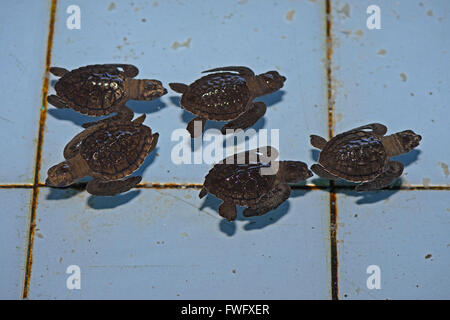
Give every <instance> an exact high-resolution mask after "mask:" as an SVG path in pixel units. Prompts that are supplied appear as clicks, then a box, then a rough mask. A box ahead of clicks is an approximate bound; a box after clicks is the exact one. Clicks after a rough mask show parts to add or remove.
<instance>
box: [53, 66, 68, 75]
mask: <svg viewBox="0 0 450 320" xmlns="http://www.w3.org/2000/svg"><path fill="white" fill-rule="evenodd" d="M49 71H50V73H51V74H53V75H55V76H57V77H62V76H63V75H65V74H66V73H69V70H67V69H64V68H60V67H51V68H50V70H49Z"/></svg>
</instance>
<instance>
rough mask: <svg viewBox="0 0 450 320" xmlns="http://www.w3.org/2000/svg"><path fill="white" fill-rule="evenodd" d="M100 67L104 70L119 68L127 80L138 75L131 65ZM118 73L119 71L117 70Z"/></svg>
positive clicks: (137, 70) (134, 67)
mask: <svg viewBox="0 0 450 320" xmlns="http://www.w3.org/2000/svg"><path fill="white" fill-rule="evenodd" d="M102 67H105V68H116V69H117V68H121V69H122V70H123V73H124V74H125V75H126V76H127V77H129V78H134V77H136V76H137V75H138V73H139V69H138V68H137V67H136V66H134V65H132V64H120V63H119V64H114V63H112V64H103V65H102ZM119 71H120V70H119Z"/></svg>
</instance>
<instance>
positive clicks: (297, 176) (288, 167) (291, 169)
mask: <svg viewBox="0 0 450 320" xmlns="http://www.w3.org/2000/svg"><path fill="white" fill-rule="evenodd" d="M279 174H280V175H281V180H282V181H284V182H288V183H295V182H299V181H302V180H306V179H308V178H310V177H312V176H313V174H312V172H311V171H309V169H308V166H307V165H306V163H303V162H301V161H281V162H280V169H279Z"/></svg>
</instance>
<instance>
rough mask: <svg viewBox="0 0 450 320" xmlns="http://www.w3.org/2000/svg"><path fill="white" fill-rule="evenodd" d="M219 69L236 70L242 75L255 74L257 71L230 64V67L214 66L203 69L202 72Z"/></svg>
mask: <svg viewBox="0 0 450 320" xmlns="http://www.w3.org/2000/svg"><path fill="white" fill-rule="evenodd" d="M217 71H234V72H238V73H239V74H241V75H248V76H254V75H255V73H254V72H253V70H252V69H250V68H248V67H242V66H229V67H220V68H214V69H209V70H205V71H202V73H208V72H217Z"/></svg>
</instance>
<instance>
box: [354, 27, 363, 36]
mask: <svg viewBox="0 0 450 320" xmlns="http://www.w3.org/2000/svg"><path fill="white" fill-rule="evenodd" d="M355 34H356V35H357V36H358V37H361V36H362V35H363V34H364V32H363V31H362V30H361V29H359V30H356V31H355Z"/></svg>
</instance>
